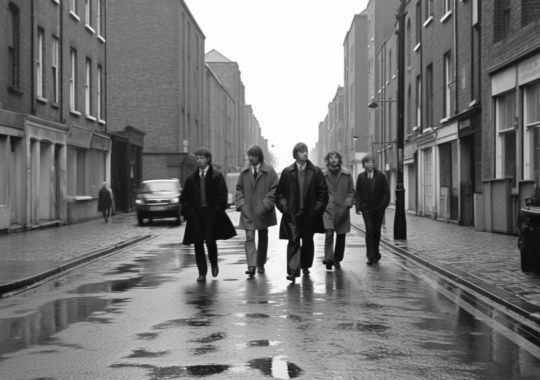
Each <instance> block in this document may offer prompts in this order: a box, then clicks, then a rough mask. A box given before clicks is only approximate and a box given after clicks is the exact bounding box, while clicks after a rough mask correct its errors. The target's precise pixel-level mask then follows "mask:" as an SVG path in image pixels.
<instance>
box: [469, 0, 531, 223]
mask: <svg viewBox="0 0 540 380" xmlns="http://www.w3.org/2000/svg"><path fill="white" fill-rule="evenodd" d="M478 4H479V5H480V4H481V6H482V9H481V20H480V23H481V28H482V65H483V68H482V73H483V74H482V75H483V76H482V83H483V93H482V97H481V99H482V105H483V107H482V117H483V123H482V170H481V172H482V190H483V191H482V198H481V202H480V204H479V205H478V210H477V211H478V212H477V214H478V219H479V223H478V225H479V227H480V228H481V229H484V230H487V231H494V232H503V233H516V232H517V228H516V225H517V223H516V216H517V213H518V211H519V208H520V207H522V206H523V204H524V198H526V197H529V196H530V195H531V193H532V192H533V189H534V186H535V182H536V181H538V179H539V178H540V38H539V36H540V3H539V2H538V1H529V0H505V1H494V0H488V1H482V2H480V1H478Z"/></svg>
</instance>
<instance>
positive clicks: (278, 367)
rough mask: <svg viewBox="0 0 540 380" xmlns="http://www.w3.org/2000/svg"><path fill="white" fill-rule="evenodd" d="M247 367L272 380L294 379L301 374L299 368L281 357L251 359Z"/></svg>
mask: <svg viewBox="0 0 540 380" xmlns="http://www.w3.org/2000/svg"><path fill="white" fill-rule="evenodd" d="M248 366H249V367H250V368H253V369H258V370H259V371H261V372H262V373H263V374H264V375H265V376H270V377H272V378H274V379H294V378H297V377H298V376H300V375H301V374H302V372H303V371H302V369H301V368H300V367H298V366H297V365H296V364H294V363H291V362H289V361H287V359H286V358H285V357H283V356H274V357H272V358H262V359H253V360H250V361H249V362H248Z"/></svg>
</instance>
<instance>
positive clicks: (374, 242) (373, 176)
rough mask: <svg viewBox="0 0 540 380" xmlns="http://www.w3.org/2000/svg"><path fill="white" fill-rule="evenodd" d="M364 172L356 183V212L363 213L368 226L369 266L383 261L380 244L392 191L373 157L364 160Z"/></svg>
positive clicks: (365, 157) (366, 157)
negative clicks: (376, 166) (382, 227)
mask: <svg viewBox="0 0 540 380" xmlns="http://www.w3.org/2000/svg"><path fill="white" fill-rule="evenodd" d="M362 166H363V167H364V169H365V170H364V172H363V173H360V175H359V176H358V180H357V181H356V212H357V213H362V216H363V217H364V224H365V225H366V248H367V259H368V261H367V264H368V265H373V264H377V263H378V262H379V260H380V259H381V253H380V251H379V243H380V241H381V226H382V222H383V219H384V213H385V210H386V207H388V203H389V202H390V189H389V187H388V181H387V180H386V176H385V175H384V174H383V173H382V172H380V171H379V170H377V169H375V162H374V160H373V157H372V156H371V155H369V154H368V155H365V156H364V158H362Z"/></svg>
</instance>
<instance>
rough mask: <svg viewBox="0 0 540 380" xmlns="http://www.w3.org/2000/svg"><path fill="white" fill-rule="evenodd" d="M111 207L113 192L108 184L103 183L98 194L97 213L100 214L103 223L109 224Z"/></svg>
mask: <svg viewBox="0 0 540 380" xmlns="http://www.w3.org/2000/svg"><path fill="white" fill-rule="evenodd" d="M112 207H113V192H112V189H111V187H110V186H109V183H108V182H103V185H102V186H101V189H99V193H98V212H101V214H102V215H103V219H104V220H105V223H109V218H110V217H111V212H112Z"/></svg>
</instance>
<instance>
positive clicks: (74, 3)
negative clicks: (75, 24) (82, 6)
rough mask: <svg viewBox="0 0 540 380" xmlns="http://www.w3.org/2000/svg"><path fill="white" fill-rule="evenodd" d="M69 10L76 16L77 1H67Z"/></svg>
mask: <svg viewBox="0 0 540 380" xmlns="http://www.w3.org/2000/svg"><path fill="white" fill-rule="evenodd" d="M69 10H70V11H71V12H73V13H75V14H77V0H69Z"/></svg>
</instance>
